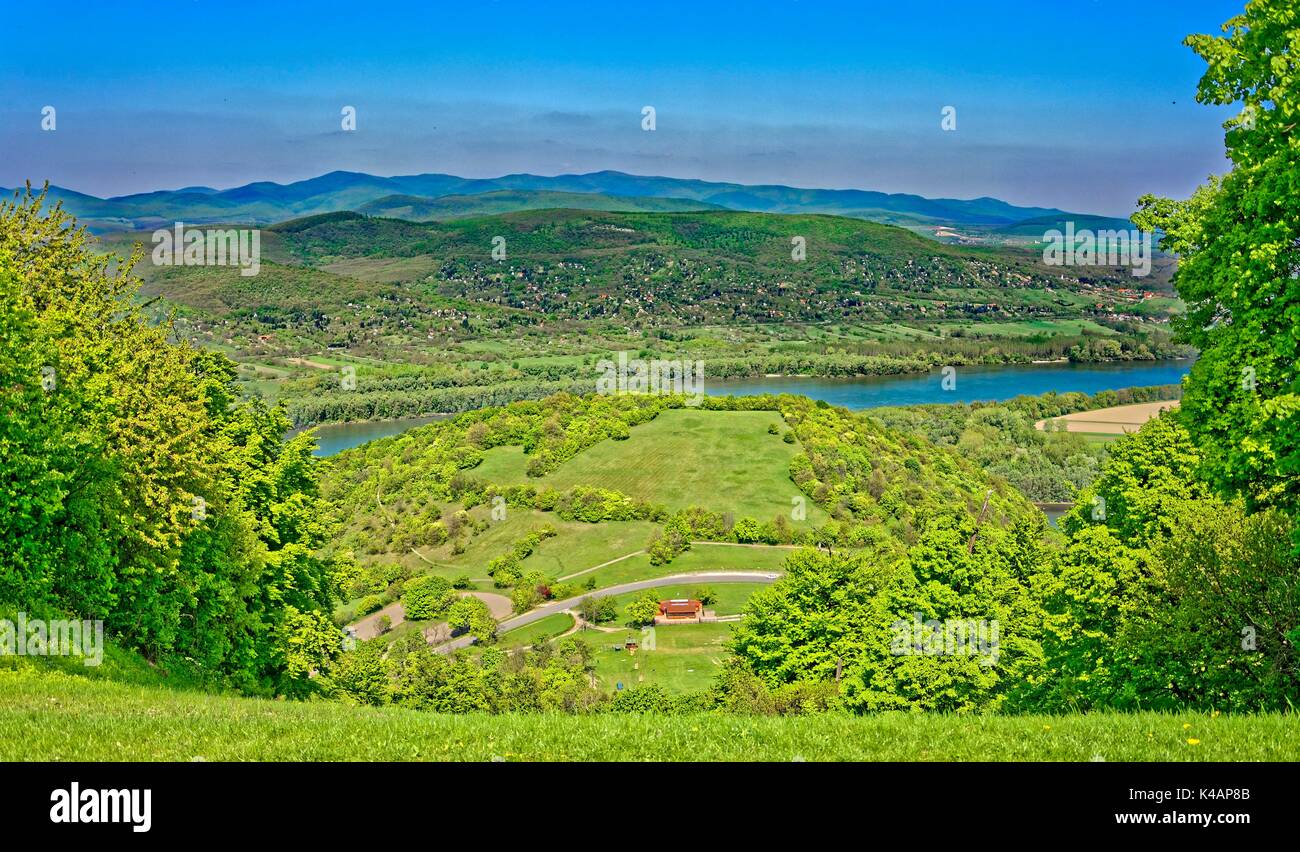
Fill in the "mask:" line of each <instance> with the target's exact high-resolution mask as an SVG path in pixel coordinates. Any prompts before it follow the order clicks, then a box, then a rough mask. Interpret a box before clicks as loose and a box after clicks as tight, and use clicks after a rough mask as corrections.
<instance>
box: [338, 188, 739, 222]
mask: <svg viewBox="0 0 1300 852" xmlns="http://www.w3.org/2000/svg"><path fill="white" fill-rule="evenodd" d="M561 208H563V209H568V210H617V211H625V212H633V211H644V212H673V211H685V210H711V209H712V210H720V209H722V208H720V207H718V206H717V205H716V204H709V203H707V202H704V201H693V200H690V199H684V198H633V197H630V196H620V195H602V194H600V193H594V192H552V191H549V190H510V189H502V190H495V191H493V192H484V193H482V194H480V195H443V196H439V197H437V198H428V197H425V196H419V195H386V196H384V197H383V198H377V199H375V200H374V201H367V202H366V203H365V204H362V205H361V206H360V207H358V208H357V212H358V213H362V214H365V215H367V216H384V217H388V218H393V219H406V220H409V221H412V222H428V221H434V220H442V219H465V218H470V217H474V216H491V215H494V214H497V213H510V212H514V211H519V210H546V209H561Z"/></svg>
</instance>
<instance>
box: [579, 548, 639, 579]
mask: <svg viewBox="0 0 1300 852" xmlns="http://www.w3.org/2000/svg"><path fill="white" fill-rule="evenodd" d="M643 553H645V551H644V550H634V551H632V552H631V553H628V554H626V555H623V556H619V557H616V558H614V559H611V560H609V561H608V562H602V563H600V564H599V565H594V566H592V567H591V568H583V569H582V570H581V571H575V572H573V573H572V574H566V575H565V576H563V577H560V578H559V579H558V582H561V583H563V582H564V581H565V580H572V579H573V578H574V577H581V576H582V575H583V574H590V573H591V572H592V571H598V570H600V569H601V568H604V567H606V566H607V565H613V564H614V563H615V562H622V561H623V560H624V559H631V558H632V557H633V556H640V555H641V554H643Z"/></svg>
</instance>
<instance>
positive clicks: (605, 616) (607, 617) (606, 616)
mask: <svg viewBox="0 0 1300 852" xmlns="http://www.w3.org/2000/svg"><path fill="white" fill-rule="evenodd" d="M578 614H579V615H581V616H582V620H583V621H586V622H588V623H589V624H600V623H602V622H606V621H613V620H614V619H615V618H617V617H618V609H617V607H616V605H615V603H614V599H613V598H611V597H608V596H606V597H599V598H595V597H592V596H590V595H588V596H587V597H585V598H583V599H582V600H580V601H578Z"/></svg>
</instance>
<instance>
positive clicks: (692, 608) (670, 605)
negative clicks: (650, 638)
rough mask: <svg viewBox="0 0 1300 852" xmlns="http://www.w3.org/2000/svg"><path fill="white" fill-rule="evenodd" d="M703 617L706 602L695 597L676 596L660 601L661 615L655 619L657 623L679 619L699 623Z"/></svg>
mask: <svg viewBox="0 0 1300 852" xmlns="http://www.w3.org/2000/svg"><path fill="white" fill-rule="evenodd" d="M703 617H704V604H702V603H700V602H699V601H697V600H695V599H694V598H674V599H673V600H670V601H660V602H659V617H658V618H656V619H655V623H656V624H667V623H674V622H679V621H694V622H696V623H698V622H699V621H700V620H701V619H702V618H703Z"/></svg>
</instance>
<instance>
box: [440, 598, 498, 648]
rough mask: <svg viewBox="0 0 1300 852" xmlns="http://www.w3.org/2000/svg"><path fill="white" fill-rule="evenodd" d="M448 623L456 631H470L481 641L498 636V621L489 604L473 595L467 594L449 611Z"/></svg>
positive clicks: (487, 640) (488, 640)
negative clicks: (493, 615)
mask: <svg viewBox="0 0 1300 852" xmlns="http://www.w3.org/2000/svg"><path fill="white" fill-rule="evenodd" d="M447 625H448V626H449V627H451V629H452V631H453V632H456V633H469V634H471V635H472V636H474V638H476V639H478V640H479V641H480V642H490V641H491V640H493V639H495V638H496V635H497V622H496V619H495V618H493V617H492V612H491V611H490V610H489V609H488V605H487V604H485V603H483V601H481V600H479V599H478V598H476V597H474V596H473V595H466V596H465V597H463V598H461V599H460V600H458V601H456V602H455V603H454V604H452V605H451V608H450V609H449V610H448V611H447Z"/></svg>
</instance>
